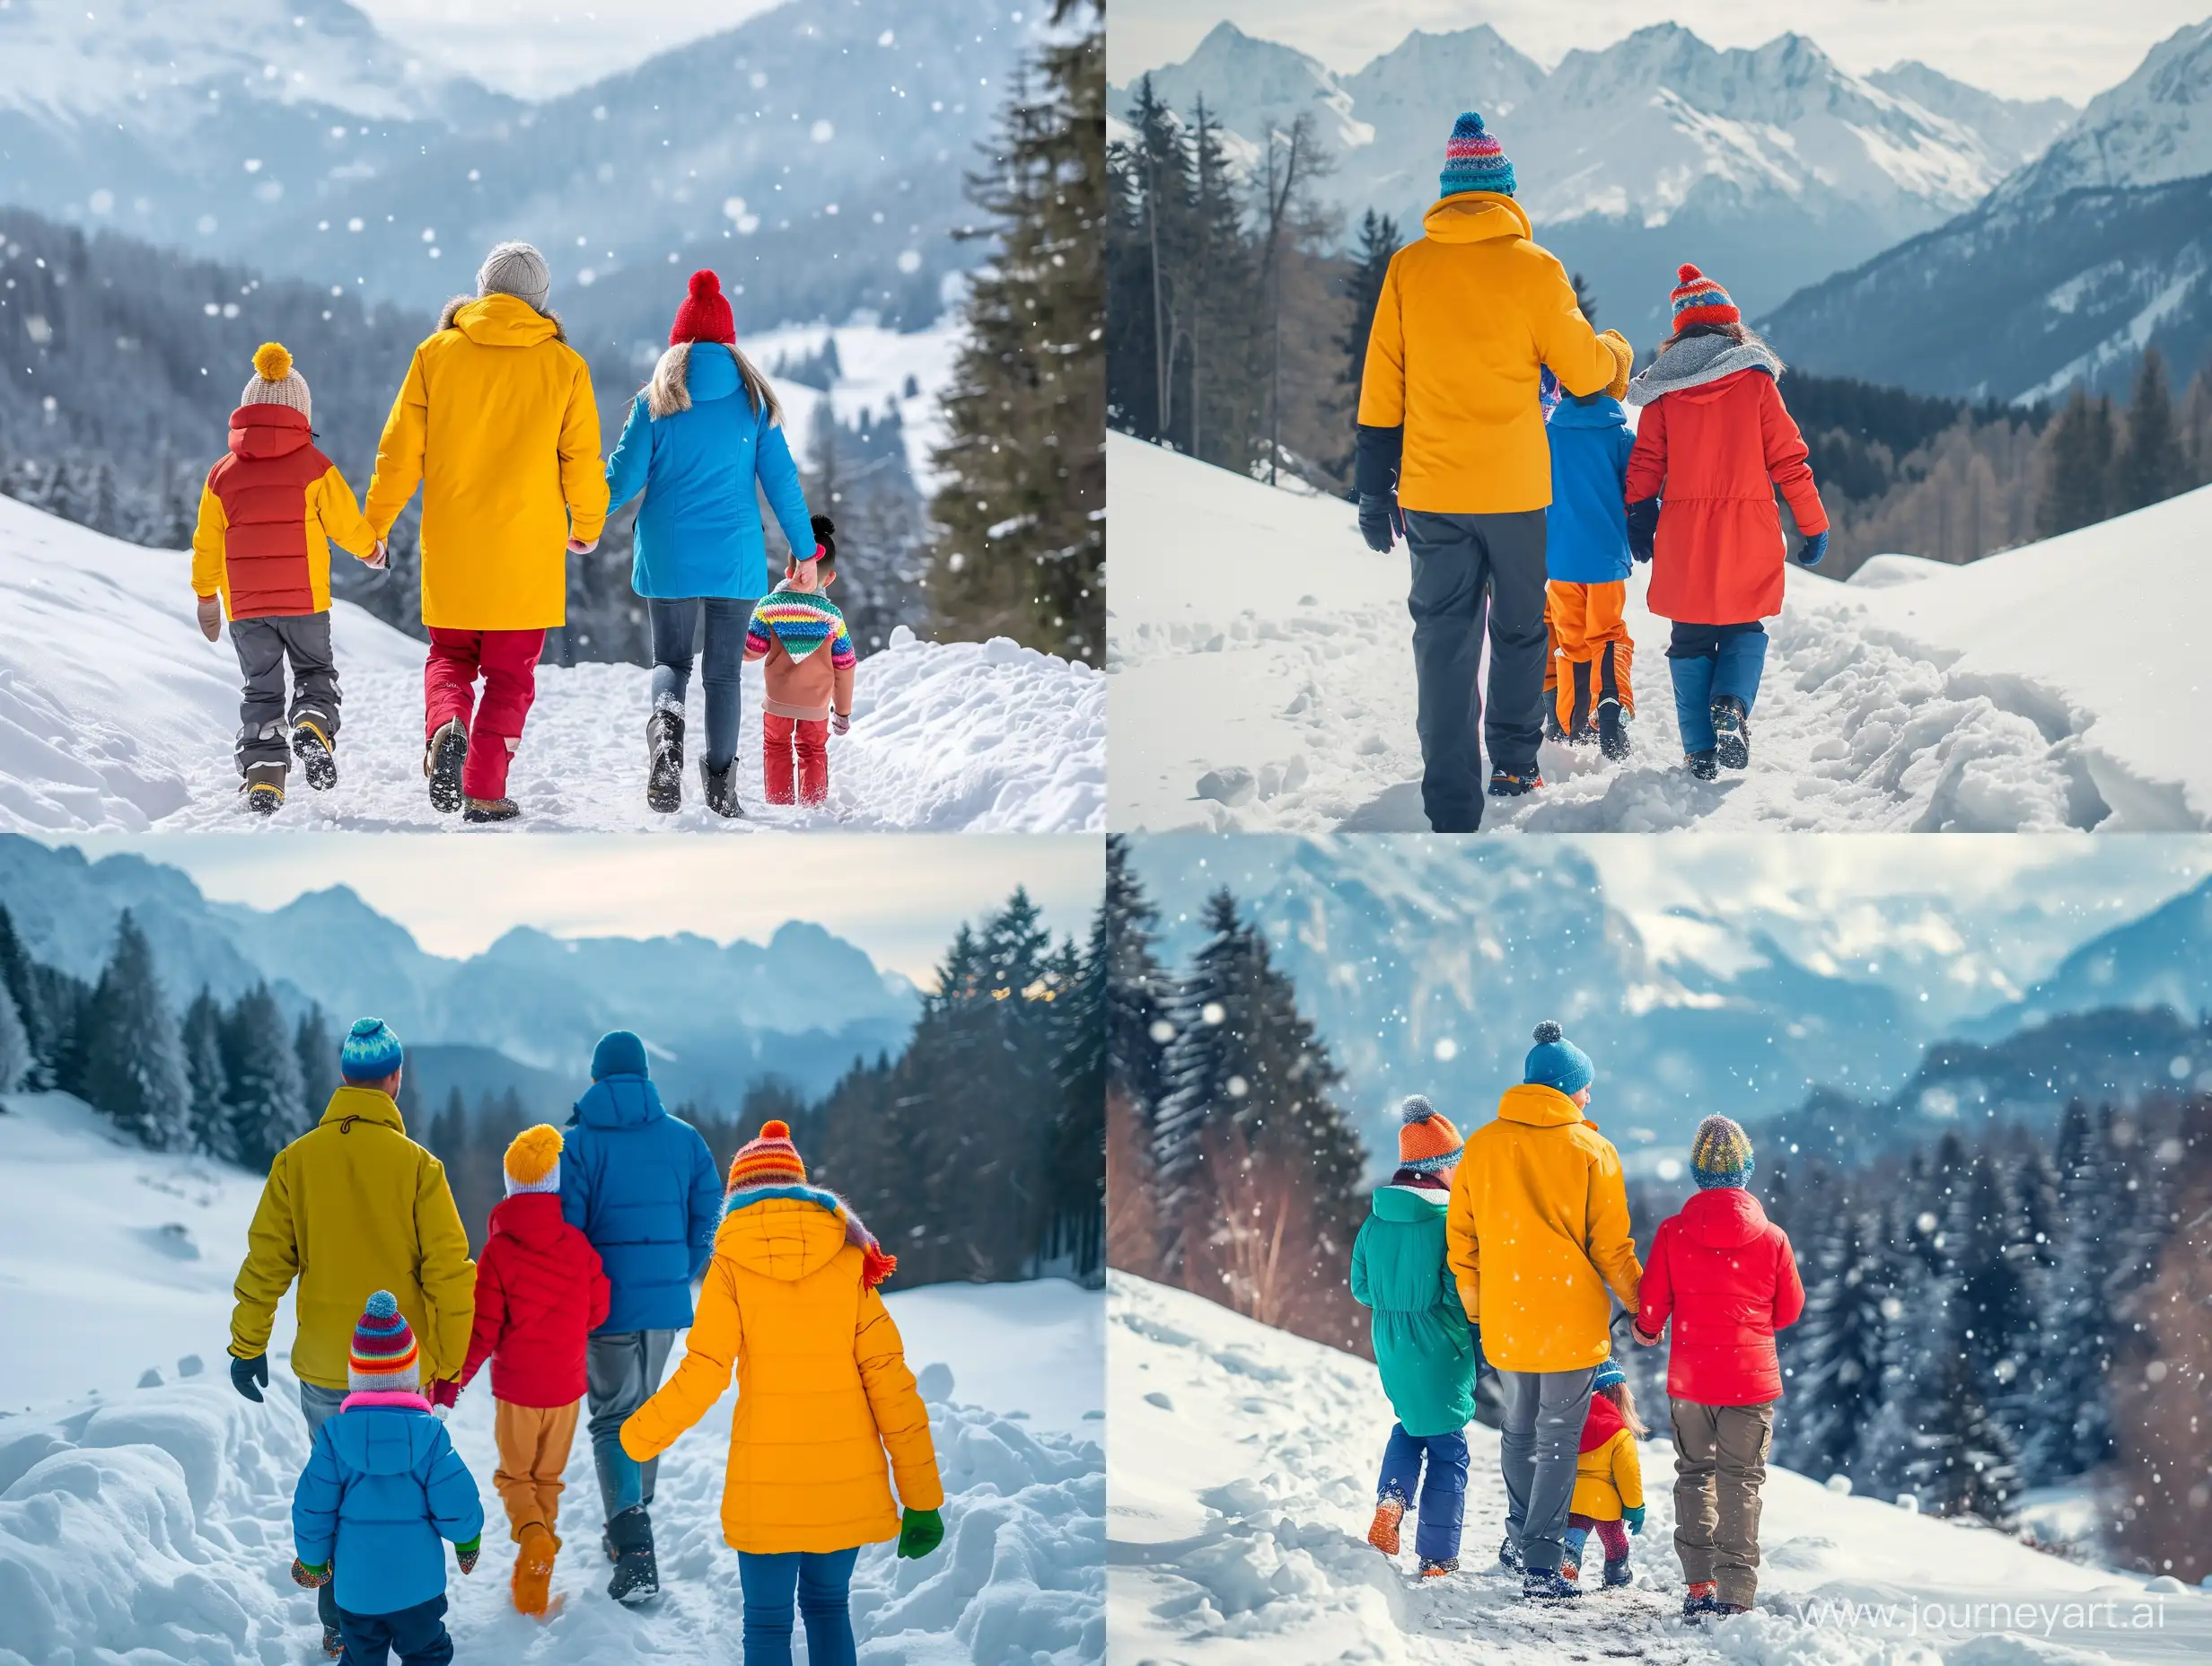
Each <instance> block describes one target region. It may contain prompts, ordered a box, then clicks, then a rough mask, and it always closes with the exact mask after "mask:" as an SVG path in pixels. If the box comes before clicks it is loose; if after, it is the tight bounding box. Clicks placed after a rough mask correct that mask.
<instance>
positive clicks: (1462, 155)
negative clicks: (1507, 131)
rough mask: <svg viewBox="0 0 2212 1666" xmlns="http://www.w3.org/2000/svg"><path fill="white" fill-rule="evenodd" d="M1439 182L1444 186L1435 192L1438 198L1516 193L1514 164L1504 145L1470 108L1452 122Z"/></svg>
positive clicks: (1510, 194) (1445, 145) (1509, 194)
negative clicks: (1485, 192)
mask: <svg viewBox="0 0 2212 1666" xmlns="http://www.w3.org/2000/svg"><path fill="white" fill-rule="evenodd" d="M1438 183H1439V184H1440V185H1441V186H1442V188H1443V189H1440V190H1439V191H1438V192H1437V193H1436V194H1437V195H1438V196H1439V197H1451V196H1454V195H1456V194H1457V193H1459V192H1461V191H1496V192H1497V193H1498V194H1499V195H1501V196H1505V197H1511V196H1512V195H1513V187H1514V178H1513V163H1512V162H1510V161H1509V160H1507V158H1506V155H1505V147H1504V146H1503V145H1500V144H1498V142H1497V140H1496V139H1494V138H1492V137H1491V136H1489V134H1488V132H1486V131H1485V130H1484V128H1483V126H1482V118H1481V117H1480V116H1478V115H1477V114H1476V113H1475V112H1474V111H1473V110H1468V111H1466V112H1464V113H1463V114H1462V115H1461V117H1460V118H1459V119H1458V120H1457V121H1455V122H1453V124H1452V136H1451V138H1449V139H1448V140H1446V141H1445V142H1444V172H1443V173H1442V175H1440V176H1439V179H1438Z"/></svg>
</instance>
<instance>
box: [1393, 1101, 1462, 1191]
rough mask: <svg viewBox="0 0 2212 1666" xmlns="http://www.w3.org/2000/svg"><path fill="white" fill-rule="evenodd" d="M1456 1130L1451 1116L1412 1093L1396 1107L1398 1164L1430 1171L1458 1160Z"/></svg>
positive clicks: (1402, 1167) (1420, 1172)
mask: <svg viewBox="0 0 2212 1666" xmlns="http://www.w3.org/2000/svg"><path fill="white" fill-rule="evenodd" d="M1460 1145H1461V1139H1460V1131H1459V1130H1458V1129H1457V1128H1455V1127H1453V1126H1452V1119H1451V1118H1449V1117H1446V1116H1445V1115H1444V1112H1442V1111H1440V1110H1438V1109H1436V1108H1435V1106H1434V1105H1432V1104H1430V1103H1429V1102H1428V1100H1426V1098H1424V1097H1423V1096H1422V1095H1420V1094H1418V1093H1416V1094H1413V1095H1412V1096H1411V1097H1409V1099H1408V1100H1406V1102H1405V1103H1404V1104H1402V1105H1400V1107H1399V1108H1398V1166H1399V1167H1400V1168H1401V1169H1411V1170H1412V1171H1414V1172H1415V1173H1417V1174H1434V1173H1435V1172H1436V1171H1438V1170H1439V1169H1448V1168H1450V1167H1451V1166H1452V1165H1453V1163H1455V1162H1458V1161H1459V1160H1460Z"/></svg>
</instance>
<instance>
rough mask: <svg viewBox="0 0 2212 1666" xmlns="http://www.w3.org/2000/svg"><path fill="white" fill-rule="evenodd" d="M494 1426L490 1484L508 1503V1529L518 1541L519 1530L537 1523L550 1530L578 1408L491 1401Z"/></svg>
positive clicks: (557, 1509) (558, 1511)
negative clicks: (493, 1464) (493, 1465)
mask: <svg viewBox="0 0 2212 1666" xmlns="http://www.w3.org/2000/svg"><path fill="white" fill-rule="evenodd" d="M493 1405H494V1406H495V1407H496V1408H497V1409H496V1412H495V1414H494V1416H493V1423H492V1431H493V1434H495V1435H496V1438H497V1440H498V1442H499V1467H498V1468H497V1469H495V1470H493V1471H492V1485H493V1486H496V1487H497V1488H498V1489H499V1502H500V1503H501V1504H505V1505H506V1507H507V1530H508V1531H510V1532H512V1533H513V1535H514V1542H515V1543H517V1544H520V1543H522V1530H523V1529H524V1528H526V1527H528V1526H530V1525H531V1523H533V1522H535V1523H538V1524H540V1525H541V1526H542V1527H544V1529H545V1530H546V1531H547V1532H549V1533H550V1532H551V1531H552V1530H553V1522H554V1520H555V1518H557V1516H558V1515H559V1514H560V1508H561V1471H562V1470H564V1469H567V1467H568V1447H569V1443H570V1442H573V1441H574V1440H575V1437H576V1407H575V1405H573V1404H571V1405H567V1406H549V1407H540V1406H511V1405H509V1404H508V1403H507V1402H506V1401H505V1400H495V1401H494V1402H493Z"/></svg>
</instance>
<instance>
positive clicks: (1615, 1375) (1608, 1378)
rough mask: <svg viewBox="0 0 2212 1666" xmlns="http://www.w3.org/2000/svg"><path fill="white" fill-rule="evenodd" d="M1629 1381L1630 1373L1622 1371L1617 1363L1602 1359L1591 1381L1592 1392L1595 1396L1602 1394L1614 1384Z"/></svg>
mask: <svg viewBox="0 0 2212 1666" xmlns="http://www.w3.org/2000/svg"><path fill="white" fill-rule="evenodd" d="M1626 1381H1628V1372H1625V1371H1623V1370H1621V1369H1620V1367H1619V1364H1618V1363H1615V1362H1614V1361H1613V1360H1611V1359H1610V1358H1608V1359H1602V1360H1600V1361H1599V1362H1598V1368H1597V1371H1596V1372H1595V1373H1594V1374H1593V1376H1592V1377H1591V1379H1590V1391H1591V1392H1592V1393H1593V1394H1602V1393H1603V1392H1604V1391H1605V1390H1608V1389H1610V1388H1611V1387H1613V1386H1614V1384H1616V1383H1621V1382H1626Z"/></svg>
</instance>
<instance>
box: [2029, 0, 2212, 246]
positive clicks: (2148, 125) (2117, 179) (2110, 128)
mask: <svg viewBox="0 0 2212 1666" xmlns="http://www.w3.org/2000/svg"><path fill="white" fill-rule="evenodd" d="M2206 174H2212V18H2208V19H2206V20H2205V21H2204V22H2201V23H2192V24H2190V25H2189V26H2188V27H2187V28H2185V29H2179V30H2176V31H2174V32H2173V34H2171V35H2169V36H2167V37H2166V39H2164V40H2162V41H2160V42H2159V43H2158V44H2157V45H2156V46H2155V47H2153V48H2151V49H2150V51H2149V52H2148V53H2147V54H2146V56H2145V57H2144V59H2143V61H2142V63H2140V64H2139V65H2137V66H2136V70H2135V73H2134V74H2133V75H2129V77H2128V78H2127V80H2125V81H2123V82H2121V83H2120V84H2119V85H2118V86H2116V87H2113V88H2111V89H2110V90H2108V91H2106V92H2101V93H2099V94H2098V95H2097V96H2096V97H2095V98H2094V99H2092V100H2090V101H2089V103H2088V106H2087V108H2085V110H2083V111H2082V112H2081V114H2080V116H2079V117H2078V118H2076V119H2075V121H2074V122H2073V123H2072V124H2071V125H2070V126H2068V127H2067V128H2066V130H2065V131H2064V132H2062V133H2060V134H2058V136H2057V137H2055V138H2053V139H2052V140H2051V141H2050V146H2049V148H2048V149H2046V150H2045V151H2044V152H2043V153H2042V154H2041V156H2039V157H2037V158H2036V159H2035V160H2034V161H2032V162H2029V163H2027V164H2026V165H2025V166H2023V167H2022V168H2021V169H2019V170H2018V171H2016V172H2015V173H2014V174H2013V175H2012V177H2011V178H2009V179H2007V180H2006V181H2005V182H2004V184H2003V185H2002V186H2000V187H1999V188H1998V190H1997V197H1998V198H1999V199H2000V200H2002V201H2011V202H2017V201H2020V200H2022V199H2023V198H2026V197H2036V196H2050V197H2056V196H2059V195H2061V194H2063V193H2065V192H2067V191H2072V190H2079V189H2082V188H2083V187H2085V186H2100V185H2102V186H2143V185H2164V184H2167V183H2170V182H2171V181H2173V180H2193V179H2198V178H2201V177H2202V176H2203V175H2206Z"/></svg>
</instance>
